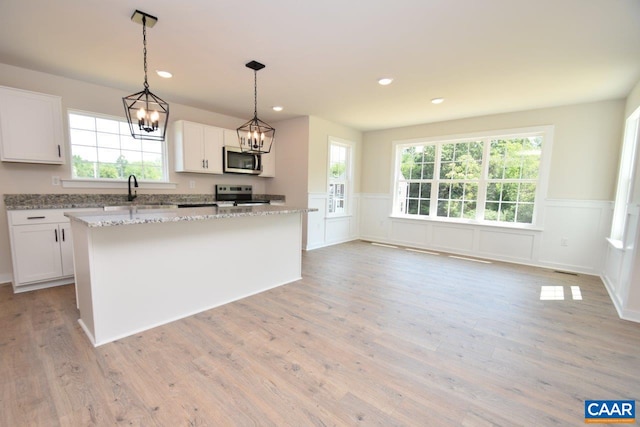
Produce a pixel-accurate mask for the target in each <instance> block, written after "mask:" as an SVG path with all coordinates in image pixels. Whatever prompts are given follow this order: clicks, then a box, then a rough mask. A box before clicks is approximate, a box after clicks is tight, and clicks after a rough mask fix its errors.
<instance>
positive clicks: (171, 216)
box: [65, 205, 317, 228]
mask: <svg viewBox="0 0 640 427" xmlns="http://www.w3.org/2000/svg"><path fill="white" fill-rule="evenodd" d="M315 211H317V209H314V208H293V207H287V206H274V205H260V206H232V207H217V206H212V207H200V208H180V209H176V208H172V209H162V208H159V209H137V208H136V207H135V206H132V207H131V208H129V209H124V210H117V211H104V210H95V211H89V212H78V213H75V212H65V216H67V217H69V218H70V219H71V220H72V221H78V222H81V223H84V224H86V225H87V227H90V228H93V227H111V226H118V225H134V224H148V223H159V222H180V221H202V220H213V219H221V218H237V217H243V216H264V215H283V214H292V213H307V212H315Z"/></svg>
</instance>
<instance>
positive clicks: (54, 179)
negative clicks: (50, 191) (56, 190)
mask: <svg viewBox="0 0 640 427" xmlns="http://www.w3.org/2000/svg"><path fill="white" fill-rule="evenodd" d="M51 185H60V177H59V176H55V175H54V176H52V177H51Z"/></svg>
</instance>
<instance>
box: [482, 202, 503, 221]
mask: <svg viewBox="0 0 640 427" xmlns="http://www.w3.org/2000/svg"><path fill="white" fill-rule="evenodd" d="M499 211H500V203H493V202H492V203H487V204H485V206H484V219H486V220H488V221H497V220H498V212H499Z"/></svg>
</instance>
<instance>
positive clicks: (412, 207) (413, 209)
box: [407, 199, 418, 215]
mask: <svg viewBox="0 0 640 427" xmlns="http://www.w3.org/2000/svg"><path fill="white" fill-rule="evenodd" d="M407 206H408V208H407V213H408V214H412V215H416V214H417V213H418V200H415V199H409V203H408V205H407Z"/></svg>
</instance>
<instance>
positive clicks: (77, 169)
mask: <svg viewBox="0 0 640 427" xmlns="http://www.w3.org/2000/svg"><path fill="white" fill-rule="evenodd" d="M96 169H97V168H96V163H95V162H90V161H88V160H83V159H82V158H81V157H80V156H78V155H74V156H73V176H76V177H78V178H95V177H96Z"/></svg>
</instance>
